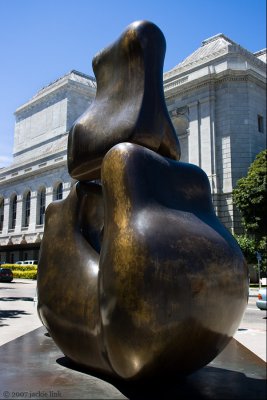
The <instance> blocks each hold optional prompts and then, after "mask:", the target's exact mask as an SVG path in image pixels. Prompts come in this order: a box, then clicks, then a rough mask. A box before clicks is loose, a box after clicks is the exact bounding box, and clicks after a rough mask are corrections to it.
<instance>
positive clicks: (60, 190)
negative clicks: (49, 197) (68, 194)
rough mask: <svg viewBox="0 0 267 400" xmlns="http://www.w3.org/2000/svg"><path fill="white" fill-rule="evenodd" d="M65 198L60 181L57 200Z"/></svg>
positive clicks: (56, 194) (56, 191)
mask: <svg viewBox="0 0 267 400" xmlns="http://www.w3.org/2000/svg"><path fill="white" fill-rule="evenodd" d="M62 198H63V185H62V183H59V184H58V185H57V187H56V190H55V200H61V199H62Z"/></svg>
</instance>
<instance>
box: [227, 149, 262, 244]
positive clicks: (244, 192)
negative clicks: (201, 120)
mask: <svg viewBox="0 0 267 400" xmlns="http://www.w3.org/2000/svg"><path fill="white" fill-rule="evenodd" d="M266 161H267V150H263V151H262V152H261V153H259V154H258V155H257V157H256V159H255V161H254V162H253V163H252V164H251V166H250V168H249V170H248V174H247V176H246V177H244V178H241V179H239V180H238V182H237V185H236V187H235V189H234V190H233V202H234V204H235V205H236V207H237V209H238V210H239V211H240V214H241V218H242V224H243V226H244V228H245V231H246V233H248V234H250V235H253V236H254V237H255V239H256V240H257V241H260V240H261V239H262V237H263V236H267V224H266V210H267V195H266V167H267V162H266Z"/></svg>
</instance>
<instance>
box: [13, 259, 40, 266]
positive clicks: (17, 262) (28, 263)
mask: <svg viewBox="0 0 267 400" xmlns="http://www.w3.org/2000/svg"><path fill="white" fill-rule="evenodd" d="M15 264H19V265H37V264H38V260H24V261H15Z"/></svg>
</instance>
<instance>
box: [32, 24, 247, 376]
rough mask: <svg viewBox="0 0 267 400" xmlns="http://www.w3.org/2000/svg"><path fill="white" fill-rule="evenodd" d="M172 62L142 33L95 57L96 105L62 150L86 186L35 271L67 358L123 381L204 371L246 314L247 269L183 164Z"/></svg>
mask: <svg viewBox="0 0 267 400" xmlns="http://www.w3.org/2000/svg"><path fill="white" fill-rule="evenodd" d="M164 54H165V39H164V36H163V34H162V33H161V31H160V30H159V28H158V27H156V26H155V25H154V24H152V23H150V22H146V21H141V22H135V23H133V24H131V25H130V26H129V27H128V28H127V29H126V31H125V32H124V33H123V34H122V35H121V37H120V38H119V40H118V41H117V42H115V43H114V44H113V45H111V46H110V47H108V48H107V49H105V50H104V51H103V52H101V53H99V54H98V55H97V56H96V57H95V59H94V62H93V65H94V71H95V75H96V79H97V83H98V87H97V94H96V98H95V101H94V103H93V104H92V105H91V106H90V107H89V109H88V110H87V111H86V113H85V114H84V115H83V116H81V118H80V119H79V120H78V121H77V122H76V123H75V124H74V126H73V128H72V130H71V132H70V135H69V143H68V167H69V172H70V174H71V175H72V177H73V178H75V179H78V180H79V181H80V182H78V183H77V184H76V185H75V186H74V187H73V188H72V190H71V192H70V194H69V196H68V197H67V198H66V199H65V200H62V201H59V202H55V203H52V204H50V205H49V207H48V209H47V211H46V222H45V233H44V238H43V241H42V246H41V255H40V260H39V268H38V310H39V315H40V318H41V320H42V321H43V324H44V325H45V326H46V327H47V329H48V331H49V333H50V335H51V336H52V337H53V339H54V340H55V342H56V343H57V344H58V346H59V347H60V348H61V350H62V351H63V352H64V354H65V355H67V356H68V357H70V358H71V359H72V360H74V361H75V362H77V363H79V364H81V365H85V366H87V367H90V368H93V369H95V370H99V371H103V372H106V373H109V374H112V375H115V376H118V377H120V378H123V379H126V380H130V379H142V378H147V377H151V376H156V375H162V373H166V374H177V373H180V374H188V373H190V372H192V371H194V370H196V369H198V368H200V367H202V366H204V365H206V364H207V363H209V362H210V361H211V360H212V359H213V358H214V357H215V356H216V355H217V354H218V353H219V352H220V351H221V350H222V349H223V348H224V347H225V346H226V344H227V343H228V342H229V340H230V339H231V337H232V336H233V334H234V332H235V330H236V329H237V327H238V325H239V323H240V321H241V318H242V315H243V312H244V309H245V306H246V303H247V293H248V273H247V266H246V263H245V261H244V258H243V256H242V253H241V251H240V249H239V247H238V245H237V243H236V242H235V240H234V238H233V237H232V236H231V234H230V233H229V232H228V231H227V230H226V229H225V228H224V227H223V226H222V224H221V223H220V222H219V220H218V218H217V217H216V215H215V213H214V210H213V206H212V202H211V194H210V186H209V181H208V178H207V176H206V174H205V173H204V172H203V171H202V170H201V169H200V168H198V167H196V166H194V165H190V164H186V163H181V162H179V161H178V159H179V156H180V148H179V143H178V139H177V136H176V134H175V130H174V128H173V126H172V123H171V121H170V118H169V115H168V111H167V108H166V105H165V101H164V93H163V85H162V75H163V74H162V68H163V59H164ZM96 179H101V183H97V182H96V181H95V180H96ZM215 299H216V302H215Z"/></svg>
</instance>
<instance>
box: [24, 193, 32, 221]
mask: <svg viewBox="0 0 267 400" xmlns="http://www.w3.org/2000/svg"><path fill="white" fill-rule="evenodd" d="M24 207H25V208H24V226H29V223H30V213H31V192H28V193H27V195H26V197H25V203H24Z"/></svg>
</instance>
